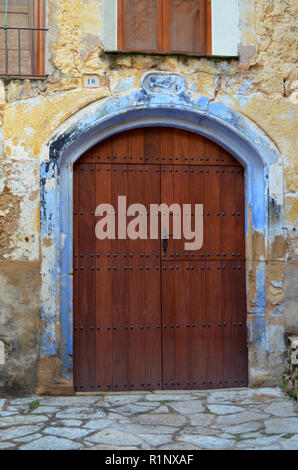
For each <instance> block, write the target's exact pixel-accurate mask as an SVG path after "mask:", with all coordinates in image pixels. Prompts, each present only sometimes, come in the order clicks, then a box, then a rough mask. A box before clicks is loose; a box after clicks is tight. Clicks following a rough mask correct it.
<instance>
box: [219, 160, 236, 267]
mask: <svg viewBox="0 0 298 470" xmlns="http://www.w3.org/2000/svg"><path fill="white" fill-rule="evenodd" d="M235 171H236V169H235V167H229V166H223V167H221V169H220V213H221V215H220V217H219V220H220V255H221V257H222V259H232V258H235V257H236V222H237V212H236V201H235V192H236V185H235V183H236V179H235Z"/></svg>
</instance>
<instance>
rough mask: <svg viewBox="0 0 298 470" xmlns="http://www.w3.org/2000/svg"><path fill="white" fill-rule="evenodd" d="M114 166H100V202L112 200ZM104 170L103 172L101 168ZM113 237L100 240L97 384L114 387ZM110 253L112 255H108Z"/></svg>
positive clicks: (98, 185)
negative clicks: (112, 170)
mask: <svg viewBox="0 0 298 470" xmlns="http://www.w3.org/2000/svg"><path fill="white" fill-rule="evenodd" d="M111 169H112V168H111V165H108V164H103V165H96V170H97V171H96V205H98V204H100V203H103V202H104V203H110V202H111V201H112V172H111ZM98 170H100V171H98ZM111 248H112V246H111V240H98V239H97V240H96V291H95V292H94V293H93V295H94V296H95V298H96V387H97V390H99V391H101V390H103V391H112V390H113V354H112V351H113V336H112V335H113V333H112V332H113V330H112V326H113V316H112V286H113V284H112V271H111V270H112V264H111ZM108 255H109V256H108Z"/></svg>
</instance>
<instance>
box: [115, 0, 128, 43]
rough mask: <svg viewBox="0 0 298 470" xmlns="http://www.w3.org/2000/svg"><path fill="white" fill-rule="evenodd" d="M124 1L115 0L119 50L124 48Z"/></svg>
mask: <svg viewBox="0 0 298 470" xmlns="http://www.w3.org/2000/svg"><path fill="white" fill-rule="evenodd" d="M125 3H126V2H125V0H117V44H118V50H119V51H123V50H125V40H124V38H125V24H126V21H125V17H124V13H125V11H126V10H125V6H126V5H125ZM124 5H125V6H124Z"/></svg>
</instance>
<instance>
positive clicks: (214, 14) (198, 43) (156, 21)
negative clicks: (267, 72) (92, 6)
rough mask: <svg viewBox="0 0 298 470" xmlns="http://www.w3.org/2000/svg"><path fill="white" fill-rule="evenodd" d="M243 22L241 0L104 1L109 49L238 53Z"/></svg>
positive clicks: (156, 52)
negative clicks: (240, 29) (240, 27)
mask: <svg viewBox="0 0 298 470" xmlns="http://www.w3.org/2000/svg"><path fill="white" fill-rule="evenodd" d="M238 23H239V15H238V0H104V1H103V40H104V41H103V42H104V51H105V52H116V51H118V52H144V53H152V54H189V55H198V56H200V55H213V56H225V57H235V56H238V43H239V40H238V38H239V24H238Z"/></svg>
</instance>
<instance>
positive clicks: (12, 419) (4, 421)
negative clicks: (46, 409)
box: [0, 415, 49, 428]
mask: <svg viewBox="0 0 298 470" xmlns="http://www.w3.org/2000/svg"><path fill="white" fill-rule="evenodd" d="M48 419H49V417H48V416H41V415H40V416H30V415H24V416H22V415H14V416H5V417H3V418H1V420H0V428H6V427H8V426H16V425H19V424H24V425H25V424H26V425H27V424H36V423H43V422H45V421H48Z"/></svg>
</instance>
